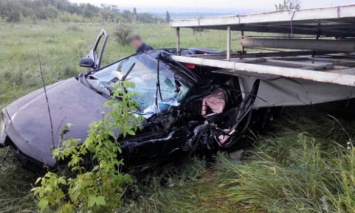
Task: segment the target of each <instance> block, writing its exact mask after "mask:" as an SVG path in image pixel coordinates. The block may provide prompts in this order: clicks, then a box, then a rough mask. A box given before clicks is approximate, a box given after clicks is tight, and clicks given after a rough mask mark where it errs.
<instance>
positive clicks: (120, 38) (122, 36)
mask: <svg viewBox="0 0 355 213" xmlns="http://www.w3.org/2000/svg"><path fill="white" fill-rule="evenodd" d="M131 33H132V28H131V27H130V26H129V25H127V24H120V25H119V26H118V27H117V28H116V30H115V32H114V36H115V40H116V41H117V42H118V43H119V44H121V45H123V46H125V45H127V44H129V37H130V36H131Z"/></svg>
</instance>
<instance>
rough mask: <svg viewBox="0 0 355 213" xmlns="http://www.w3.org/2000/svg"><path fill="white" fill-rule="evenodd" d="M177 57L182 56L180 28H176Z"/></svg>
mask: <svg viewBox="0 0 355 213" xmlns="http://www.w3.org/2000/svg"><path fill="white" fill-rule="evenodd" d="M176 55H180V27H177V28H176Z"/></svg>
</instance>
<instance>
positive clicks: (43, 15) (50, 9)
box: [0, 0, 165, 23]
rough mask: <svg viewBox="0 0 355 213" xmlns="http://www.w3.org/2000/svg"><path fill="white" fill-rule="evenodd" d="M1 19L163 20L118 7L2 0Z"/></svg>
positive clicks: (48, 0)
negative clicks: (121, 9)
mask: <svg viewBox="0 0 355 213" xmlns="http://www.w3.org/2000/svg"><path fill="white" fill-rule="evenodd" d="M0 18H1V19H2V20H3V21H6V22H20V21H25V20H29V21H38V20H59V21H63V22H85V21H107V22H126V23H129V22H142V23H157V22H164V21H165V20H164V19H162V18H159V17H156V16H154V15H152V14H149V13H138V12H137V10H136V9H135V8H134V9H133V11H128V10H123V11H120V10H119V9H118V8H117V7H104V6H103V7H97V6H95V5H92V4H76V3H72V2H70V1H68V0H1V1H0Z"/></svg>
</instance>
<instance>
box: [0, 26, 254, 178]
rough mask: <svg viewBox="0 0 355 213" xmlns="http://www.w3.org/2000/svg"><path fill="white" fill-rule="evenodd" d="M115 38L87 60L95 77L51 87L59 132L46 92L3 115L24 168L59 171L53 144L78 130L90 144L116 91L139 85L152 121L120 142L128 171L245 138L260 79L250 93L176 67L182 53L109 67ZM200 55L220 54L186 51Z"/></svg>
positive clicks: (6, 141) (3, 130)
mask: <svg viewBox="0 0 355 213" xmlns="http://www.w3.org/2000/svg"><path fill="white" fill-rule="evenodd" d="M107 39H108V35H107V33H106V32H105V31H104V30H103V31H102V32H101V33H100V35H99V37H98V39H97V41H96V42H95V45H94V48H93V49H92V50H91V51H90V53H89V55H88V56H87V57H85V58H83V59H82V60H81V61H80V65H81V66H82V67H86V68H89V71H88V72H87V73H85V74H83V73H82V74H80V75H79V76H78V77H77V78H70V79H67V80H64V81H61V82H58V83H55V84H53V85H50V86H47V87H46V92H47V97H48V100H49V102H48V104H49V108H50V111H51V117H52V125H53V127H51V123H50V120H49V119H48V116H49V115H48V112H47V102H46V96H45V90H44V89H39V90H37V91H35V92H32V93H30V94H28V95H26V96H24V97H22V98H20V99H18V100H16V101H15V102H13V103H12V104H10V105H9V106H7V107H6V108H5V109H3V110H2V111H1V124H0V146H2V147H10V149H11V150H12V151H13V152H14V153H15V155H16V157H17V159H19V161H20V162H21V163H22V164H23V165H24V166H26V167H27V168H29V169H31V170H34V171H39V170H42V169H44V168H48V167H49V168H55V167H56V165H57V164H58V163H60V162H57V161H56V160H55V159H54V158H53V157H52V151H51V150H52V149H51V147H52V145H53V144H52V142H51V141H52V139H51V137H53V136H54V142H55V144H54V145H55V146H57V145H58V142H59V139H58V138H59V135H58V134H59V132H60V130H61V129H63V128H64V125H65V124H67V123H71V124H73V127H72V128H71V129H70V132H69V133H68V134H69V136H70V137H72V138H79V139H85V138H86V136H87V129H88V126H89V124H90V123H92V122H94V121H96V120H99V119H100V118H101V116H102V111H103V105H104V103H105V102H106V101H107V100H108V99H110V98H111V97H112V96H111V95H112V85H113V84H115V83H117V82H119V81H130V82H133V83H134V84H135V92H136V93H138V94H139V95H138V96H137V102H138V108H139V109H138V111H137V112H135V113H137V114H139V115H142V116H144V117H145V119H146V122H145V125H144V128H143V129H142V130H141V131H139V132H138V133H137V135H136V136H134V137H133V136H132V137H127V138H124V139H123V140H121V141H120V142H121V149H122V157H123V158H124V160H125V165H126V166H127V167H129V166H140V165H147V164H150V163H152V162H157V161H165V160H167V159H170V158H172V157H174V156H175V157H176V156H181V155H186V154H188V153H191V152H193V151H195V150H197V149H201V150H207V151H209V152H212V151H213V150H215V149H216V148H218V147H221V148H222V147H229V146H231V145H232V144H233V143H234V142H235V141H237V139H238V138H239V137H242V136H243V135H244V134H245V132H246V130H247V129H248V126H249V123H250V120H251V114H252V107H253V103H254V101H255V98H256V94H257V92H258V88H259V80H254V83H253V87H252V88H251V90H250V91H248V92H247V93H245V94H242V93H241V88H240V86H239V83H238V78H237V77H230V76H223V75H219V74H213V73H212V72H209V70H208V69H205V70H204V72H203V73H202V72H200V71H199V69H200V67H197V66H193V65H188V64H181V63H178V62H176V61H174V60H172V59H171V57H170V56H171V55H172V54H174V51H173V50H163V49H161V50H153V51H150V52H146V53H143V54H136V55H132V56H129V57H126V58H124V59H121V60H119V61H116V62H114V63H112V64H110V65H108V66H105V67H101V59H102V56H103V53H104V49H105V45H106V42H107ZM101 43H102V46H101ZM99 46H100V47H101V51H100V52H99V51H98V49H99ZM197 52H199V53H203V54H214V53H216V52H217V51H214V50H207V49H186V50H182V54H183V55H191V54H196V53H197ZM157 91H159V94H158V92H157ZM157 94H158V95H157ZM246 94H247V95H246ZM51 129H52V130H54V135H53V136H52V135H51Z"/></svg>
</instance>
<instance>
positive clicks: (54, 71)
mask: <svg viewBox="0 0 355 213" xmlns="http://www.w3.org/2000/svg"><path fill="white" fill-rule="evenodd" d="M117 26H118V25H117V24H112V23H110V24H101V23H91V24H90V23H82V24H78V23H68V24H66V23H51V22H42V23H41V22H39V23H37V24H4V23H2V24H1V25H0V39H1V42H0V64H1V65H0V108H3V107H5V106H6V105H7V104H9V103H10V102H12V101H14V100H16V99H17V98H19V97H21V96H23V95H25V94H27V93H29V92H31V91H33V90H35V89H37V88H40V87H42V83H41V79H40V72H39V61H38V55H39V57H40V60H41V63H42V65H43V69H44V72H45V77H46V83H47V84H50V83H54V82H56V81H59V80H62V79H66V78H69V77H73V76H77V75H78V73H80V72H85V69H83V68H80V67H79V65H78V64H79V60H80V58H82V57H84V56H85V55H86V54H87V53H88V52H89V50H90V49H91V48H92V46H93V43H94V41H95V39H96V37H97V35H98V33H99V32H100V30H101V28H104V29H106V31H107V32H108V33H109V35H111V37H110V38H109V42H108V45H107V48H106V51H105V55H104V59H103V64H108V63H112V62H114V61H117V60H118V59H120V58H122V57H125V56H128V55H131V54H133V53H134V50H133V49H132V48H131V47H129V46H120V45H119V44H118V43H117V42H115V38H114V36H113V35H114V31H115V29H116V27H117ZM132 28H133V29H134V33H136V34H139V35H141V37H142V38H143V39H144V40H145V41H146V42H147V43H149V44H150V45H151V46H153V47H155V48H162V47H164V48H165V47H167V48H171V47H175V40H176V39H175V31H174V30H173V29H172V28H170V27H169V26H168V25H166V24H135V25H132ZM181 34H182V40H181V42H182V47H206V48H215V49H221V50H224V49H225V47H224V44H225V34H224V33H223V32H218V31H217V32H216V31H215V32H209V33H203V32H202V33H193V32H192V31H191V30H188V29H186V30H182V32H181ZM237 44H238V45H239V43H237V36H235V45H237Z"/></svg>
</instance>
